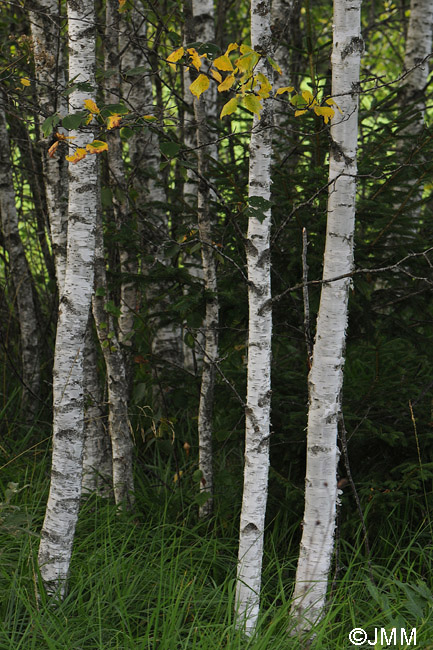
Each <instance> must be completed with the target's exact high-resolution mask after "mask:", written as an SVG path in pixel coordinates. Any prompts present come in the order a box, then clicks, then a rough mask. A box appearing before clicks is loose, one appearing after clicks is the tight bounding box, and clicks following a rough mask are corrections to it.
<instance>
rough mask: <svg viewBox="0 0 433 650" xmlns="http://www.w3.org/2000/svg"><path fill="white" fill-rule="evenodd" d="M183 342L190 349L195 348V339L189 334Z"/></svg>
mask: <svg viewBox="0 0 433 650" xmlns="http://www.w3.org/2000/svg"><path fill="white" fill-rule="evenodd" d="M183 340H184V342H185V343H186V345H187V346H188V347H189V348H191V349H192V348H193V347H194V337H193V336H192V334H190V333H189V332H187V333H186V334H185V336H184V337H183Z"/></svg>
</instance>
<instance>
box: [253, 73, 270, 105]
mask: <svg viewBox="0 0 433 650" xmlns="http://www.w3.org/2000/svg"><path fill="white" fill-rule="evenodd" d="M255 79H256V80H257V81H258V82H259V83H260V90H259V91H258V93H257V95H258V96H259V97H260V99H267V98H268V97H269V95H270V92H271V90H272V85H271V84H270V82H269V79H268V78H267V77H266V76H265V75H264V74H262V73H261V72H259V73H258V74H257V75H256V77H255Z"/></svg>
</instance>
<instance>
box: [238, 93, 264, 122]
mask: <svg viewBox="0 0 433 650" xmlns="http://www.w3.org/2000/svg"><path fill="white" fill-rule="evenodd" d="M242 105H243V106H244V107H245V108H246V109H247V111H250V112H251V113H254V115H257V117H258V118H259V119H260V111H261V110H262V108H263V106H262V102H261V101H260V99H259V98H258V97H256V95H245V97H244V98H243V100H242Z"/></svg>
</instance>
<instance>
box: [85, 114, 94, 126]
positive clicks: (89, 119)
mask: <svg viewBox="0 0 433 650" xmlns="http://www.w3.org/2000/svg"><path fill="white" fill-rule="evenodd" d="M94 117H95V116H94V115H93V113H89V115H88V116H87V119H86V121H85V124H86V126H87V124H90V122H91V121H92V120H93V118H94Z"/></svg>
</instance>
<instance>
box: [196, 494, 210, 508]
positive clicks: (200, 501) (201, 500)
mask: <svg viewBox="0 0 433 650" xmlns="http://www.w3.org/2000/svg"><path fill="white" fill-rule="evenodd" d="M211 498H212V495H211V493H210V492H199V493H198V494H197V495H196V496H195V498H194V501H195V503H196V504H197V505H198V506H204V504H205V503H206V501H209V499H211Z"/></svg>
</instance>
